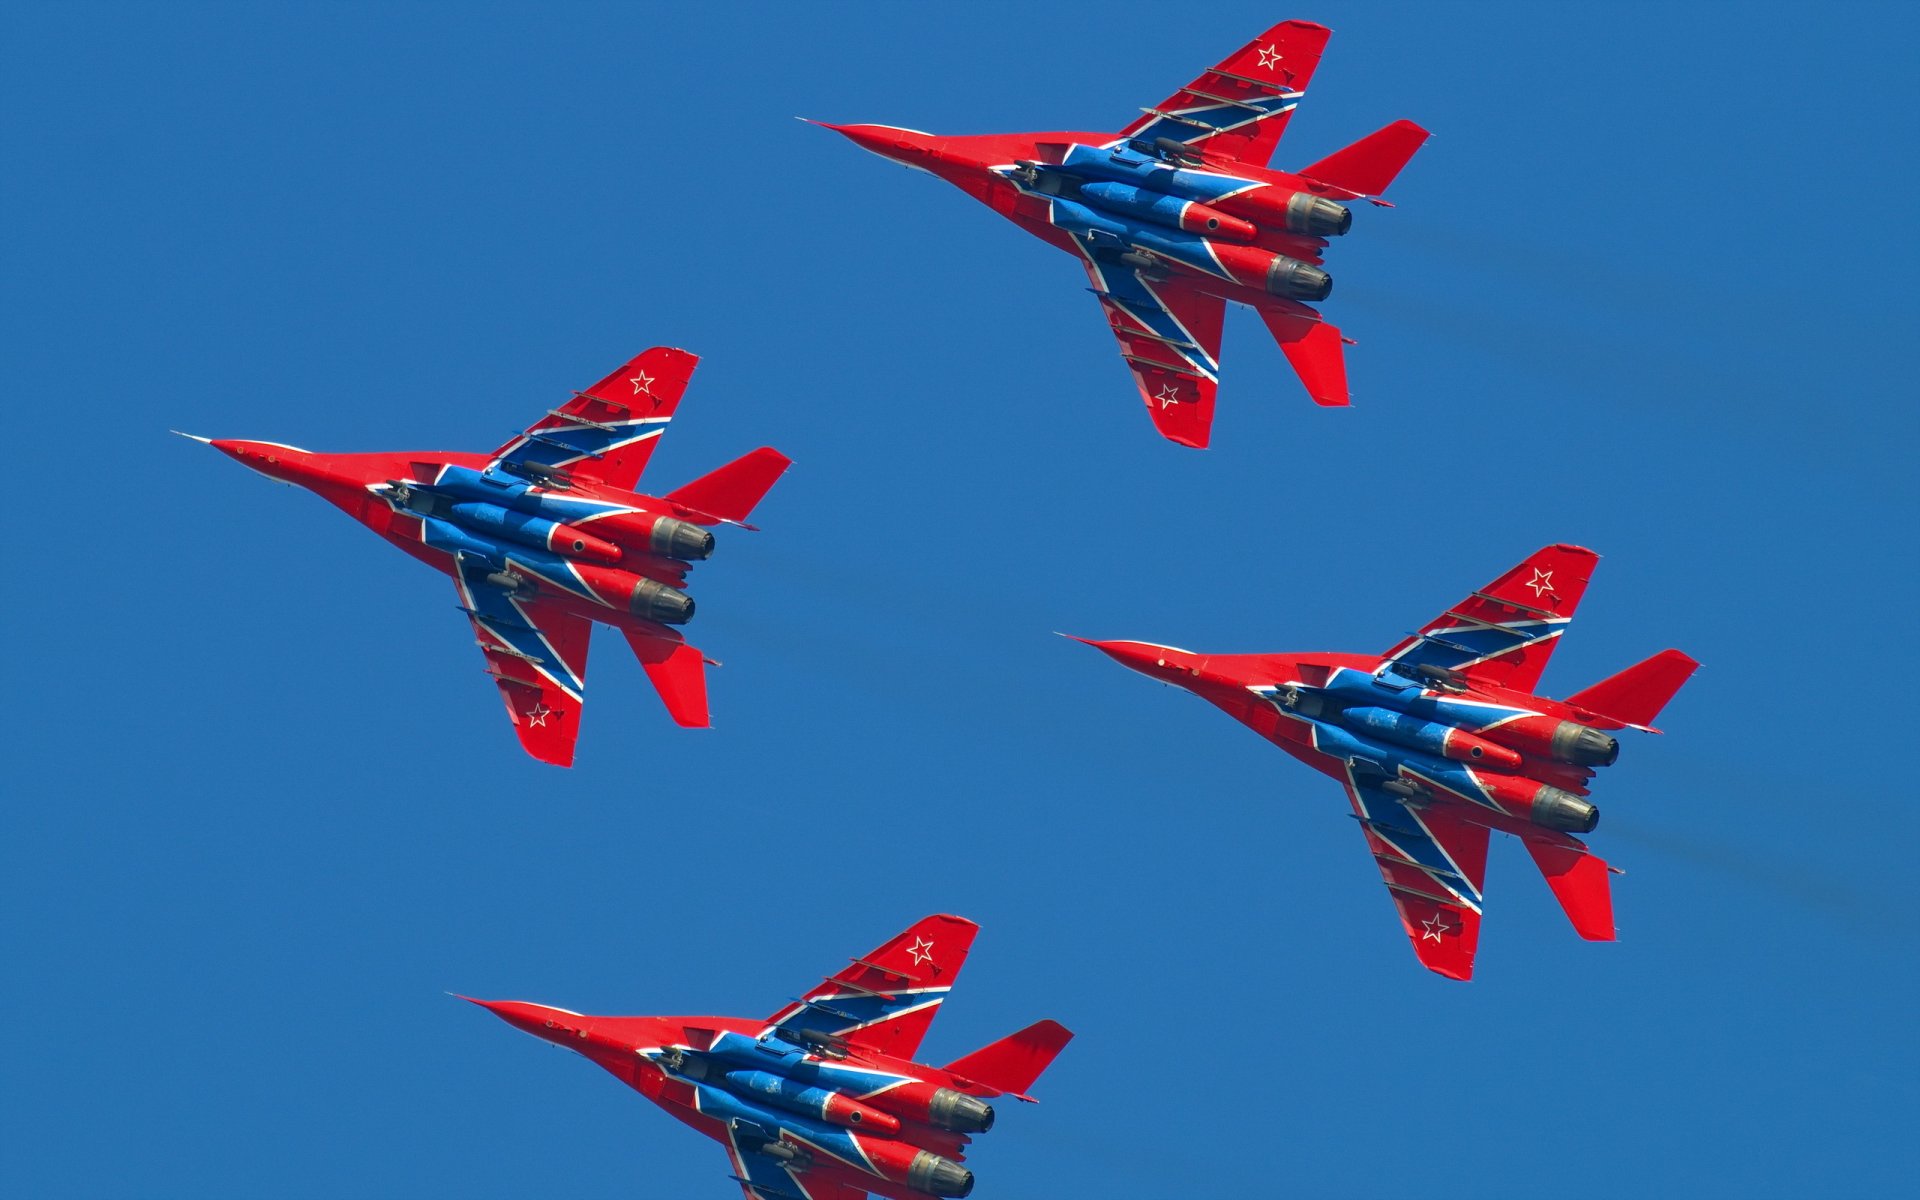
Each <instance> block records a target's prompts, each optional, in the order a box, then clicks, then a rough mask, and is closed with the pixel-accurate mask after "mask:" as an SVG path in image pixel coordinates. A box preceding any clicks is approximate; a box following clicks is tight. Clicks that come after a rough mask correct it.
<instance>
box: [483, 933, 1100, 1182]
mask: <svg viewBox="0 0 1920 1200" xmlns="http://www.w3.org/2000/svg"><path fill="white" fill-rule="evenodd" d="M978 931H979V927H978V926H977V925H975V924H974V923H973V922H972V921H969V920H966V919H965V918H963V917H952V916H932V917H927V918H926V919H925V920H922V921H921V922H919V923H918V924H917V925H915V926H913V928H911V929H909V930H907V931H906V932H905V933H902V934H900V935H899V936H898V937H895V938H893V939H891V940H890V941H888V942H886V943H884V944H883V945H881V946H880V947H879V948H878V949H876V950H874V951H872V952H871V953H869V954H864V955H862V956H860V957H859V958H856V959H854V960H853V961H852V963H851V964H849V965H848V966H847V967H846V968H845V969H844V970H842V971H841V972H840V973H839V974H837V975H834V976H833V977H832V978H830V979H827V980H826V981H824V982H823V983H821V984H819V985H818V986H816V987H814V988H813V989H812V990H811V991H809V992H808V993H807V994H806V995H805V996H803V997H801V998H800V999H797V1000H794V1001H793V1002H791V1003H789V1004H787V1005H785V1006H784V1007H782V1008H781V1009H780V1010H779V1011H777V1012H775V1013H774V1014H773V1015H772V1016H770V1017H768V1018H766V1019H765V1020H763V1021H750V1020H739V1019H737V1018H732V1017H590V1016H584V1015H582V1014H580V1013H576V1012H569V1011H568V1010H566V1009H564V1008H551V1007H548V1006H546V1005H542V1004H527V1003H522V1002H519V1001H510V1000H474V1001H472V1002H473V1003H475V1004H478V1005H480V1006H481V1007H482V1008H485V1009H487V1010H488V1011H490V1012H492V1013H494V1014H495V1015H496V1016H498V1017H500V1018H501V1019H502V1020H504V1021H506V1022H507V1023H508V1024H509V1025H512V1026H514V1027H515V1028H516V1029H520V1030H524V1031H525V1032H527V1033H530V1034H533V1035H534V1036H535V1037H538V1038H542V1039H545V1040H546V1041H549V1042H552V1043H553V1044H554V1045H556V1046H564V1047H566V1048H567V1049H569V1050H575V1051H578V1052H579V1053H580V1054H582V1055H584V1056H585V1057H586V1058H588V1059H589V1060H591V1061H593V1062H595V1063H597V1064H599V1065H600V1066H601V1067H604V1068H605V1069H606V1070H607V1071H609V1072H610V1073H612V1075H613V1076H614V1078H616V1079H618V1080H620V1081H621V1082H622V1083H624V1084H626V1085H627V1086H629V1087H631V1088H633V1089H634V1090H635V1091H637V1092H639V1093H640V1094H641V1095H642V1096H645V1097H646V1098H647V1099H649V1100H651V1101H653V1102H654V1103H655V1104H658V1105H659V1106H660V1107H661V1108H664V1109H666V1110H667V1112H668V1113H669V1114H671V1115H672V1116H674V1117H675V1118H677V1119H679V1120H681V1121H684V1122H685V1123H686V1124H688V1125H691V1126H692V1127H693V1128H695V1129H697V1130H699V1131H700V1132H701V1133H704V1134H706V1135H707V1136H708V1137H710V1138H712V1139H714V1140H715V1141H717V1142H719V1143H720V1144H721V1145H722V1146H723V1147H725V1148H726V1151H727V1156H728V1158H729V1159H731V1160H732V1163H733V1179H734V1181H735V1182H736V1183H738V1184H739V1185H740V1188H741V1191H742V1192H744V1193H745V1195H746V1197H747V1200H862V1198H863V1197H865V1196H866V1195H867V1194H868V1193H870V1192H871V1193H876V1194H878V1195H881V1196H887V1197H891V1198H892V1200H925V1197H927V1196H965V1195H966V1194H967V1193H968V1192H970V1191H972V1190H973V1172H972V1171H969V1170H968V1169H967V1168H965V1167H963V1166H961V1165H960V1163H961V1160H962V1159H963V1158H964V1157H965V1149H966V1146H967V1145H968V1143H969V1142H970V1141H971V1139H972V1137H973V1135H975V1134H981V1133H985V1132H986V1131H987V1130H989V1129H991V1128H993V1119H994V1114H993V1108H992V1107H991V1106H990V1105H988V1104H987V1103H986V1101H987V1100H989V1099H992V1098H993V1097H996V1096H1003V1095H1007V1096H1013V1097H1014V1098H1016V1099H1019V1100H1031V1099H1032V1097H1030V1096H1028V1095H1026V1092H1027V1089H1029V1088H1031V1087H1032V1086H1033V1082H1034V1080H1036V1079H1038V1078H1039V1077H1040V1073H1041V1072H1042V1071H1045V1070H1046V1069H1047V1066H1048V1064H1050V1063H1051V1062H1053V1059H1054V1057H1055V1056H1056V1055H1058V1054H1059V1053H1060V1051H1061V1049H1062V1048H1063V1047H1065V1046H1066V1044H1067V1042H1068V1040H1069V1039H1071V1038H1072V1037H1073V1035H1072V1034H1071V1033H1069V1032H1068V1031H1067V1030H1066V1029H1064V1028H1062V1027H1061V1026H1060V1025H1058V1024H1056V1023H1054V1022H1052V1021H1041V1022H1039V1023H1037V1024H1034V1025H1030V1026H1028V1027H1027V1028H1025V1029H1023V1030H1021V1031H1020V1032H1019V1033H1016V1034H1012V1035H1010V1036H1008V1037H1005V1038H1002V1039H1000V1040H999V1041H997V1042H994V1043H992V1044H991V1045H988V1046H986V1047H984V1048H982V1049H979V1050H976V1051H974V1052H973V1053H972V1054H968V1055H965V1056H964V1057H962V1058H958V1059H955V1060H954V1061H953V1062H950V1063H948V1064H947V1065H946V1066H944V1067H930V1066H925V1065H922V1064H920V1063H917V1062H914V1061H913V1055H914V1054H915V1053H916V1052H917V1051H918V1049H919V1047H920V1040H921V1038H923V1037H925V1036H926V1033H927V1027H928V1026H929V1025H931V1024H932V1023H933V1018H934V1014H935V1013H937V1012H938V1011H939V1009H940V1003H941V1001H943V1000H945V999H946V997H947V992H948V990H949V989H951V988H952V987H953V982H954V980H955V978H957V977H958V976H959V974H960V967H961V965H962V964H963V963H965V962H966V959H967V950H968V948H969V947H970V946H972V944H973V937H974V934H975V933H977V932H978ZM462 999H467V997H462Z"/></svg>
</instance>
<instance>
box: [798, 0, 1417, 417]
mask: <svg viewBox="0 0 1920 1200" xmlns="http://www.w3.org/2000/svg"><path fill="white" fill-rule="evenodd" d="M1328 32H1329V31H1328V30H1327V29H1326V28H1325V27H1324V26H1320V25H1314V24H1312V23H1310V22H1307V21H1282V22H1281V23H1280V24H1278V25H1275V26H1274V27H1273V28H1272V29H1269V30H1267V31H1266V32H1265V33H1263V34H1261V35H1260V36H1259V37H1257V38H1255V39H1253V40H1252V41H1250V42H1248V43H1247V44H1246V45H1244V46H1242V47H1241V48H1240V49H1238V50H1236V51H1234V52H1233V53H1232V54H1230V55H1228V56H1227V57H1226V58H1225V59H1224V60H1222V61H1221V63H1220V65H1218V66H1216V67H1212V68H1210V69H1208V70H1206V71H1204V72H1202V73H1201V74H1200V77H1199V78H1197V79H1195V80H1194V81H1193V82H1192V83H1189V84H1188V85H1187V86H1186V87H1183V88H1181V89H1180V90H1179V91H1177V92H1175V93H1174V94H1173V95H1171V96H1169V97H1168V98H1167V99H1165V100H1162V101H1161V102H1160V103H1158V104H1156V105H1153V106H1152V107H1151V108H1144V109H1141V110H1140V112H1141V115H1140V116H1139V117H1138V118H1137V119H1136V120H1134V121H1133V122H1132V123H1131V124H1129V125H1128V126H1127V127H1126V128H1124V129H1122V130H1121V131H1120V132H1119V133H1117V134H1115V133H1018V134H990V135H985V136H976V137H939V136H936V135H934V134H930V133H922V132H920V131H918V130H914V129H900V128H895V127H893V126H890V125H831V124H827V123H825V122H815V124H823V125H826V127H827V128H829V129H834V130H837V131H839V132H840V133H843V134H845V135H846V136H847V137H848V138H850V139H852V140H853V141H854V142H855V143H856V144H858V145H860V146H862V147H864V148H866V149H868V150H871V151H873V152H874V153H875V154H880V155H884V156H885V157H887V158H890V159H893V160H894V161H896V162H900V163H904V164H905V165H907V166H909V167H914V168H916V169H919V170H922V171H927V172H930V173H932V174H934V175H938V176H939V177H940V178H942V179H945V180H946V181H947V182H948V183H951V184H953V185H954V186H956V187H958V188H960V190H962V191H964V192H966V193H967V194H968V195H970V196H972V197H973V198H974V199H976V200H978V201H980V202H981V203H983V204H985V205H987V206H988V207H989V208H992V209H993V210H994V211H995V212H997V213H999V214H1000V215H1001V216H1003V217H1006V218H1007V219H1008V220H1010V221H1012V222H1013V223H1014V224H1016V225H1018V226H1020V227H1021V228H1022V229H1025V230H1026V231H1027V232H1029V233H1031V234H1033V235H1034V236H1036V237H1038V238H1041V239H1042V240H1044V241H1046V242H1049V243H1051V244H1052V245H1054V246H1057V247H1059V248H1060V249H1062V250H1067V251H1070V252H1071V253H1073V254H1074V255H1076V256H1077V257H1078V258H1079V259H1080V260H1081V264H1082V265H1083V266H1084V267H1085V268H1086V271H1087V277H1088V278H1089V279H1090V280H1092V284H1093V286H1092V289H1091V290H1092V292H1093V294H1094V295H1095V296H1097V297H1099V299H1100V304H1101V307H1102V308H1103V309H1105V311H1106V317H1107V322H1108V324H1110V325H1111V326H1112V328H1113V335H1114V337H1115V338H1116V339H1118V341H1119V343H1120V357H1122V358H1123V359H1125V360H1126V362H1127V365H1128V367H1130V368H1131V369H1132V371H1133V378H1134V382H1135V383H1136V384H1137V385H1138V386H1139V390H1140V397H1141V399H1142V400H1144V401H1145V402H1146V406H1147V413H1148V415H1149V416H1150V417H1152V418H1153V423H1154V425H1155V427H1157V428H1158V429H1159V430H1160V432H1161V433H1162V434H1163V435H1165V436H1166V437H1168V438H1170V439H1172V440H1173V441H1175V442H1178V443H1180V444H1181V445H1184V446H1195V447H1204V446H1205V445H1206V444H1207V441H1208V437H1209V434H1210V431H1211V429H1212V427H1213V398H1214V390H1215V388H1216V386H1217V384H1218V382H1219V378H1220V327H1221V321H1222V319H1223V317H1224V316H1225V312H1226V306H1227V302H1228V301H1230V300H1231V301H1234V302H1237V303H1240V304H1245V305H1249V306H1251V307H1252V308H1253V309H1254V310H1255V311H1257V312H1258V313H1259V314H1260V318H1261V320H1263V321H1264V322H1266V325H1267V328H1268V330H1269V331H1271V333H1272V334H1273V336H1274V338H1275V340H1277V341H1278V342H1279V343H1280V348H1281V349H1282V350H1283V351H1284V352H1285V353H1286V356H1287V359H1288V361H1289V362H1291V363H1292V364H1293V368H1294V370H1295V371H1297V372H1298V373H1299V375H1300V379H1301V382H1303V383H1304V384H1306V388H1307V392H1308V394H1309V395H1311V396H1312V397H1313V400H1314V402H1315V403H1317V404H1322V405H1334V406H1338V405H1344V404H1346V403H1347V401H1348V395H1347V368H1346V362H1345V358H1344V355H1343V351H1342V348H1341V347H1342V344H1343V343H1345V342H1347V341H1348V339H1345V338H1343V337H1342V336H1341V334H1340V331H1339V330H1338V329H1336V328H1335V327H1334V326H1333V325H1331V324H1329V323H1328V322H1327V321H1326V320H1324V319H1323V318H1322V317H1321V316H1320V314H1319V313H1318V312H1317V311H1315V310H1314V309H1313V308H1311V307H1309V305H1308V303H1307V302H1308V301H1314V302H1317V301H1321V300H1325V299H1326V298H1327V296H1328V295H1329V293H1331V291H1332V290H1333V280H1332V277H1331V276H1329V275H1328V274H1327V272H1326V271H1325V270H1323V269H1322V261H1323V260H1322V257H1321V251H1322V250H1324V249H1325V248H1326V246H1327V245H1328V239H1329V238H1334V237H1339V236H1341V235H1343V234H1345V233H1346V232H1347V231H1348V229H1349V228H1350V227H1351V226H1352V223H1353V213H1352V210H1350V209H1348V208H1347V207H1346V206H1345V205H1343V204H1341V203H1340V201H1343V200H1366V201H1369V202H1371V203H1373V204H1376V205H1381V206H1385V207H1391V206H1390V205H1388V204H1387V202H1386V201H1385V200H1383V199H1381V198H1380V194H1381V193H1382V192H1384V191H1386V189H1387V185H1388V184H1390V183H1392V182H1393V179H1394V177H1395V176H1396V175H1398V174H1399V173H1400V168H1402V167H1404V166H1405V165H1406V163H1407V160H1408V159H1410V158H1412V157H1413V155H1414V152H1415V151H1417V150H1418V149H1419V148H1420V147H1421V145H1422V144H1423V143H1424V142H1425V141H1426V140H1427V131H1426V130H1424V129H1422V128H1420V127H1419V126H1418V125H1415V124H1414V123H1413V122H1411V121H1395V122H1394V123H1393V124H1391V125H1389V126H1387V127H1386V128H1384V129H1382V130H1380V131H1379V132H1377V133H1373V134H1370V135H1368V136H1367V137H1364V138H1362V139H1360V140H1359V141H1357V142H1355V143H1354V144H1353V145H1351V146H1348V147H1347V148H1346V149H1344V150H1339V151H1336V152H1334V153H1333V154H1330V155H1328V156H1327V157H1325V158H1323V159H1321V160H1319V161H1318V162H1316V163H1314V164H1312V165H1311V166H1307V167H1302V168H1301V169H1300V170H1299V171H1297V172H1293V173H1288V172H1284V171H1274V170H1269V169H1267V162H1268V160H1269V159H1270V158H1272V157H1273V151H1274V148H1275V147H1276V146H1277V145H1278V144H1279V142H1280V135H1281V133H1282V132H1283V131H1284V130H1285V129H1286V127H1287V122H1288V120H1290V119H1291V118H1292V116H1293V110H1294V107H1295V106H1296V105H1298V104H1299V103H1300V99H1301V97H1302V96H1304V95H1305V94H1306V90H1307V82H1308V80H1310V79H1312V78H1313V72H1314V68H1315V67H1317V66H1319V65H1320V52H1321V51H1322V50H1323V49H1324V48H1325V46H1326V44H1327V37H1328Z"/></svg>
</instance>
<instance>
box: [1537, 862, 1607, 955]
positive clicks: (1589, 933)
mask: <svg viewBox="0 0 1920 1200" xmlns="http://www.w3.org/2000/svg"><path fill="white" fill-rule="evenodd" d="M1525 840H1526V843H1527V853H1528V854H1531V855H1533V865H1534V866H1536V867H1539V868H1540V874H1542V875H1544V876H1546V880H1547V886H1548V887H1550V888H1552V889H1553V895H1554V898H1555V899H1557V900H1559V901H1560V907H1561V908H1563V909H1565V910H1566V913H1567V920H1569V921H1572V922H1573V928H1574V932H1576V933H1578V934H1579V935H1580V936H1581V937H1583V938H1585V939H1587V940H1588V941H1590V942H1610V941H1612V940H1613V887H1612V880H1610V879H1609V878H1608V877H1607V864H1606V861H1605V860H1604V859H1602V858H1601V857H1600V856H1599V855H1597V854H1593V853H1591V852H1590V851H1588V850H1587V848H1586V846H1585V844H1584V843H1583V842H1581V841H1580V839H1578V838H1575V837H1567V838H1566V840H1565V841H1564V842H1559V841H1549V840H1547V839H1545V838H1527V839H1525Z"/></svg>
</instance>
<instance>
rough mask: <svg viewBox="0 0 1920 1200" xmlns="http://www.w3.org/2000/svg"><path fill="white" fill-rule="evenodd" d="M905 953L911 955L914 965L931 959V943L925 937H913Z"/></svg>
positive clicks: (928, 961)
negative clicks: (911, 943)
mask: <svg viewBox="0 0 1920 1200" xmlns="http://www.w3.org/2000/svg"><path fill="white" fill-rule="evenodd" d="M907 953H908V954H909V955H911V956H912V957H913V963H914V965H915V966H919V965H920V964H922V963H930V962H932V961H933V943H932V942H930V941H928V940H927V939H926V938H915V939H914V941H913V945H912V946H911V947H909V948H908V950H907Z"/></svg>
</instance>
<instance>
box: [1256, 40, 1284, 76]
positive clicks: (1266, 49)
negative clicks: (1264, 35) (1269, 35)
mask: <svg viewBox="0 0 1920 1200" xmlns="http://www.w3.org/2000/svg"><path fill="white" fill-rule="evenodd" d="M1279 61H1280V51H1279V50H1278V49H1276V48H1275V47H1273V46H1271V45H1267V46H1262V47H1260V66H1261V68H1262V69H1263V70H1267V71H1271V70H1273V68H1274V67H1275V65H1277V64H1278V63H1279Z"/></svg>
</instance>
